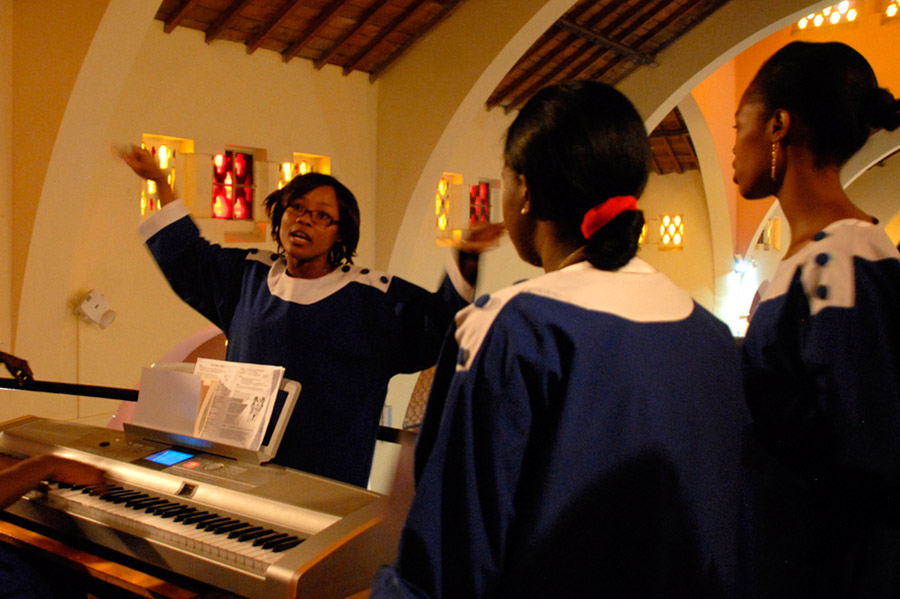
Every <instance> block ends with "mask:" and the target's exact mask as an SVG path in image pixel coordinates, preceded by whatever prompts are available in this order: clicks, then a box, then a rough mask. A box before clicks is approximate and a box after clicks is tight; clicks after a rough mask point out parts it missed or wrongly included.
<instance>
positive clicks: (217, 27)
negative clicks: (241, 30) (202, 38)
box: [206, 0, 251, 44]
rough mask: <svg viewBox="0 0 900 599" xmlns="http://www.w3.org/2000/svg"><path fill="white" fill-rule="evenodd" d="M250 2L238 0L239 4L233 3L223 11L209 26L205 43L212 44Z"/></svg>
mask: <svg viewBox="0 0 900 599" xmlns="http://www.w3.org/2000/svg"><path fill="white" fill-rule="evenodd" d="M250 2H251V0H240V2H234V3H232V5H231V6H229V7H228V10H226V11H224V12H223V13H222V14H221V15H219V18H217V19H216V20H215V21H213V22H212V24H210V26H209V29H207V30H206V43H207V44H211V43H212V42H214V41H215V40H216V39H217V38H218V37H219V34H220V33H222V31H223V30H224V29H225V28H226V27H228V25H229V24H230V23H231V21H232V20H233V19H234V17H236V16H237V15H238V13H240V12H241V11H242V10H243V9H244V7H245V6H247V5H248V4H250Z"/></svg>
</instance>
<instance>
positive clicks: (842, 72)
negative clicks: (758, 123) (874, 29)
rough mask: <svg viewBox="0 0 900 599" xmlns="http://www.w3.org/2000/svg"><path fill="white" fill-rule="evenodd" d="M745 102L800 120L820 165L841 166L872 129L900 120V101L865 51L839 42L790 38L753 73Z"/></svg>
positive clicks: (890, 127)
mask: <svg viewBox="0 0 900 599" xmlns="http://www.w3.org/2000/svg"><path fill="white" fill-rule="evenodd" d="M744 100H745V101H750V102H753V101H755V102H760V103H761V104H762V105H763V106H764V108H765V115H764V116H765V117H766V118H768V117H769V116H771V114H772V113H773V112H774V111H775V110H778V109H783V110H786V111H787V112H788V113H789V114H790V115H791V117H792V118H794V119H799V121H800V124H801V126H802V127H803V130H804V131H805V139H804V140H803V141H804V142H805V144H806V145H807V146H808V147H809V149H810V151H811V152H812V153H813V155H814V157H815V161H816V165H817V166H819V167H821V166H828V165H838V166H840V165H842V164H844V163H845V162H847V161H848V160H849V159H850V157H851V156H853V155H854V154H855V153H856V152H857V151H859V149H860V148H862V147H863V145H865V143H866V140H867V139H868V138H869V135H870V134H871V133H872V130H873V129H882V128H883V129H888V130H890V131H893V130H894V129H896V128H897V126H898V125H900V112H898V111H900V102H898V101H897V100H896V99H894V96H893V94H891V93H890V92H889V91H887V90H886V89H883V88H880V87H879V86H878V80H877V79H876V77H875V72H874V71H873V70H872V67H871V65H870V64H869V62H868V61H867V60H866V59H865V57H863V55H862V54H860V53H859V52H857V51H856V50H854V49H853V48H851V47H850V46H848V45H846V44H842V43H840V42H791V43H790V44H788V45H786V46H784V47H783V48H781V49H780V50H778V51H777V52H776V53H775V54H773V55H772V56H771V57H770V58H769V59H768V60H766V62H765V63H763V65H762V67H760V69H759V71H758V72H757V73H756V76H755V77H754V78H753V81H752V82H751V83H750V86H749V87H748V88H747V91H746V92H745V98H744Z"/></svg>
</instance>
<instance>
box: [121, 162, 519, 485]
mask: <svg viewBox="0 0 900 599" xmlns="http://www.w3.org/2000/svg"><path fill="white" fill-rule="evenodd" d="M123 158H124V160H125V162H126V163H127V164H128V165H129V166H130V167H131V168H132V169H133V170H134V171H135V173H137V174H138V175H140V176H141V177H144V178H146V179H150V180H152V181H154V182H155V183H156V185H157V188H158V189H159V198H160V203H161V204H162V209H161V210H160V211H159V212H157V213H156V214H154V215H153V216H152V217H151V218H149V219H147V220H146V221H144V223H142V225H141V234H142V236H143V237H144V239H145V240H146V242H147V246H148V248H149V249H150V251H151V253H152V254H153V256H154V258H155V260H156V262H157V264H158V265H159V267H160V268H161V269H162V271H163V274H164V275H165V276H166V279H167V280H168V281H169V283H170V284H171V285H172V288H173V289H174V290H175V292H176V293H177V294H178V295H179V296H180V297H181V298H182V299H183V300H185V301H186V302H187V303H188V304H190V305H191V306H192V307H194V308H195V309H196V310H197V311H199V312H200V313H201V314H203V315H204V316H205V317H206V318H208V319H209V320H210V321H212V322H213V323H215V324H216V325H217V326H218V327H219V328H221V329H222V331H224V332H225V335H226V337H227V338H228V350H227V359H229V360H234V361H241V362H254V363H261V364H275V365H280V366H283V367H284V368H285V376H286V377H287V378H289V379H293V380H296V381H299V382H300V384H301V385H302V391H301V393H300V397H299V399H298V401H297V405H296V408H295V409H294V413H293V415H292V416H291V419H290V422H289V424H288V428H287V430H286V431H285V434H284V437H283V440H282V443H281V446H280V448H279V450H278V454H277V455H276V458H275V460H274V461H275V462H276V463H279V464H282V465H285V466H289V467H291V468H295V469H297V470H302V471H304V472H310V473H313V474H318V475H321V476H326V477H328V478H332V479H336V480H340V481H343V482H347V483H351V484H354V485H358V486H365V485H366V483H367V481H368V477H369V469H370V467H371V463H372V454H373V450H374V446H375V436H376V433H377V429H378V420H379V417H380V414H381V408H382V406H383V405H384V398H385V394H386V393H387V385H388V381H389V379H390V378H391V377H392V376H393V375H395V374H397V373H401V372H416V371H418V370H422V369H424V368H427V367H429V366H431V365H433V364H434V363H435V361H436V359H437V354H438V350H439V348H440V344H441V340H442V338H443V335H444V333H445V332H446V330H447V327H448V325H449V324H450V321H451V319H452V318H453V315H454V314H455V313H456V312H457V310H459V309H460V308H462V307H464V306H465V305H466V304H468V303H469V301H471V298H472V297H473V296H474V289H473V285H474V283H475V275H476V272H477V254H476V253H464V252H460V253H459V265H458V266H454V267H453V268H451V269H450V270H449V272H448V274H447V276H446V277H445V278H444V281H443V283H442V284H441V287H440V289H439V290H438V291H437V292H436V293H430V292H428V291H425V290H424V289H422V288H420V287H417V286H415V285H413V284H411V283H408V282H406V281H404V280H402V279H400V278H397V277H393V276H391V275H389V274H386V273H383V272H377V271H373V270H369V269H367V268H360V267H357V266H354V265H353V264H352V262H353V256H354V254H355V252H356V244H357V241H358V240H359V218H360V217H359V206H358V205H357V203H356V199H355V198H354V197H353V194H352V193H351V192H350V190H348V189H347V188H346V187H345V186H344V185H342V184H341V183H340V182H339V181H337V180H336V179H335V178H333V177H331V176H328V175H324V174H319V173H310V174H307V175H301V176H297V177H295V178H294V179H293V180H291V182H290V183H288V184H287V185H286V186H285V187H284V188H283V189H281V190H278V191H276V192H273V193H272V194H270V195H269V196H268V197H267V198H266V211H267V213H268V215H269V216H270V218H271V224H272V237H273V238H274V240H275V241H276V242H277V245H278V252H277V253H275V254H269V253H268V252H256V251H255V250H243V249H231V248H222V247H219V246H217V245H212V244H210V243H209V242H207V241H206V240H205V239H203V238H202V237H201V236H200V232H199V230H198V229H197V227H196V225H195V224H194V222H193V221H192V220H191V218H190V217H189V215H188V211H187V209H186V207H185V205H184V203H183V202H180V201H176V200H175V198H174V193H173V191H172V189H171V187H170V186H169V184H168V182H167V181H166V175H165V173H164V172H163V171H162V170H161V169H160V168H159V166H158V165H157V164H156V162H155V161H154V159H153V157H152V156H151V155H150V154H149V153H148V152H147V151H145V150H142V149H140V148H136V147H133V148H132V149H131V151H129V152H127V153H125V154H124V155H123ZM501 232H502V225H492V226H490V227H487V228H485V229H483V230H480V231H478V232H477V237H476V238H474V239H473V240H472V241H471V242H470V243H469V244H468V245H466V246H465V249H467V250H468V251H469V252H478V251H481V250H482V249H484V248H485V247H490V246H491V245H493V242H496V240H497V238H498V237H499V235H500V234H501Z"/></svg>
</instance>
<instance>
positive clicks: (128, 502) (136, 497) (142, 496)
mask: <svg viewBox="0 0 900 599" xmlns="http://www.w3.org/2000/svg"><path fill="white" fill-rule="evenodd" d="M148 497H150V496H149V495H147V494H146V493H138V494H137V495H128V496H127V497H122V498H121V499H122V500H121V501H120V502H119V503H124V504H125V507H131V503H132V502H133V501H140V500H141V499H147V498H148Z"/></svg>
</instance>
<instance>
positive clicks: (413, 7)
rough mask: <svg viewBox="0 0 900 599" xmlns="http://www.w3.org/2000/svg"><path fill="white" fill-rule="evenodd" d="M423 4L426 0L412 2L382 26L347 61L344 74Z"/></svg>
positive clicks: (347, 73) (349, 71)
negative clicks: (376, 33)
mask: <svg viewBox="0 0 900 599" xmlns="http://www.w3.org/2000/svg"><path fill="white" fill-rule="evenodd" d="M423 4H425V0H417V1H416V2H412V3H411V4H410V5H409V6H407V7H406V8H405V9H403V12H401V13H400V14H399V15H397V17H396V18H394V20H393V21H391V22H390V23H388V24H387V25H386V26H385V27H384V28H382V30H381V31H380V32H379V33H378V35H376V36H375V37H374V38H372V40H371V41H369V43H368V44H366V46H365V47H364V48H363V49H362V50H360V51H359V52H357V53H356V56H354V57H353V58H351V59H350V60H349V61H347V63H346V64H345V65H344V75H349V74H350V73H351V72H352V71H353V69H355V68H356V65H358V64H359V63H360V62H362V61H363V60H365V58H366V56H368V55H369V53H370V52H371V51H372V50H374V49H375V48H376V47H377V46H378V44H380V43H381V42H382V41H384V38H386V37H387V36H389V35H390V34H391V33H393V32H394V30H395V29H397V28H398V27H400V25H402V24H403V22H404V21H406V19H408V18H409V17H411V16H412V15H413V13H415V12H416V11H417V10H418V9H419V7H420V6H422V5H423Z"/></svg>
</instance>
